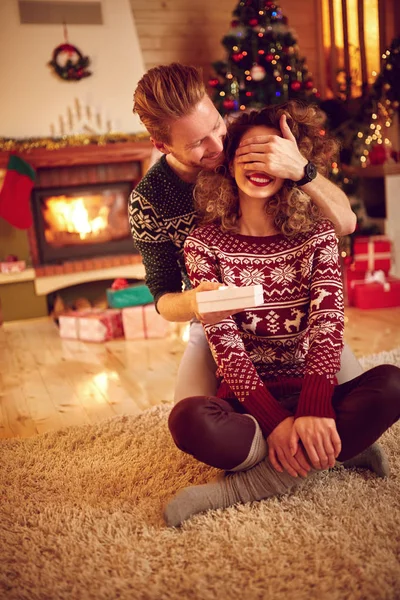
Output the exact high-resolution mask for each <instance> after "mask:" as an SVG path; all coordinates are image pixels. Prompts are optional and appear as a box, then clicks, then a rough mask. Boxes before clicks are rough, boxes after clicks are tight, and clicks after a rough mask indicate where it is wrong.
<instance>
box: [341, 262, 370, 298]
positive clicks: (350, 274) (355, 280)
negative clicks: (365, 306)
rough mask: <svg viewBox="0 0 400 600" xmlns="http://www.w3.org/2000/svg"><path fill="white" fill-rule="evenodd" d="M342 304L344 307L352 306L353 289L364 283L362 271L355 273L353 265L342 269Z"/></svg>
mask: <svg viewBox="0 0 400 600" xmlns="http://www.w3.org/2000/svg"><path fill="white" fill-rule="evenodd" d="M343 279H344V281H343V291H344V302H345V305H346V306H354V289H355V286H356V285H357V284H360V283H365V273H364V272H363V271H356V270H355V269H354V264H352V265H350V267H346V268H345V269H344V278H343Z"/></svg>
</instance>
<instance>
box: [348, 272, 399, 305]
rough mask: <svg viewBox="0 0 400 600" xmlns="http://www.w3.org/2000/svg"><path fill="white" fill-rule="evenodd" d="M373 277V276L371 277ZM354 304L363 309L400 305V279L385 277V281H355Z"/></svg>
mask: <svg viewBox="0 0 400 600" xmlns="http://www.w3.org/2000/svg"><path fill="white" fill-rule="evenodd" d="M371 279H373V278H371ZM353 287H354V289H353V302H354V306H357V308H362V309H369V308H393V307H394V306H400V279H396V278H395V277H385V278H384V283H380V282H378V281H370V282H368V280H367V281H364V282H362V283H360V282H358V281H357V282H354V286H353Z"/></svg>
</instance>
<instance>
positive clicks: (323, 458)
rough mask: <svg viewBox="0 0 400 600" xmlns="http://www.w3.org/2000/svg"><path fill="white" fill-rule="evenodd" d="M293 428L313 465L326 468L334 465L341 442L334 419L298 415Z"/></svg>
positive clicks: (317, 467)
mask: <svg viewBox="0 0 400 600" xmlns="http://www.w3.org/2000/svg"><path fill="white" fill-rule="evenodd" d="M294 430H295V431H296V434H297V435H298V436H299V437H300V439H301V441H302V443H303V446H304V448H305V450H306V452H307V455H308V458H309V459H310V461H311V463H312V465H313V467H315V468H316V469H327V468H328V467H330V468H332V467H334V466H335V459H336V457H337V456H338V455H339V454H340V451H341V449H342V443H341V441H340V437H339V434H338V432H337V429H336V423H335V420H334V419H328V418H325V417H299V418H298V419H296V420H295V422H294Z"/></svg>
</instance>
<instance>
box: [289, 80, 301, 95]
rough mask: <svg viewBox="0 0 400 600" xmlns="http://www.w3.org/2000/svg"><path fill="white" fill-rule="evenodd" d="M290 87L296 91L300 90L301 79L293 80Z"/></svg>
mask: <svg viewBox="0 0 400 600" xmlns="http://www.w3.org/2000/svg"><path fill="white" fill-rule="evenodd" d="M290 87H291V88H292V90H293V91H294V92H298V91H299V89H300V88H301V83H300V81H293V83H291V84H290Z"/></svg>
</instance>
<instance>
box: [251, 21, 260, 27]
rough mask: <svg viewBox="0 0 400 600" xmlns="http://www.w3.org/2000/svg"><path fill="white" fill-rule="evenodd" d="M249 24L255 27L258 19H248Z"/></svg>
mask: <svg viewBox="0 0 400 600" xmlns="http://www.w3.org/2000/svg"><path fill="white" fill-rule="evenodd" d="M249 25H250V27H255V26H256V25H258V19H250V21H249Z"/></svg>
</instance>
